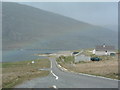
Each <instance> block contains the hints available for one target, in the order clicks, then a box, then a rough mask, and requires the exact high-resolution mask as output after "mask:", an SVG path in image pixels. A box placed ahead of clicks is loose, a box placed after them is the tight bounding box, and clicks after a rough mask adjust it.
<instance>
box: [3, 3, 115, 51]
mask: <svg viewBox="0 0 120 90" xmlns="http://www.w3.org/2000/svg"><path fill="white" fill-rule="evenodd" d="M2 10H3V18H2V19H3V22H2V29H3V31H2V40H3V49H8V48H11V49H14V48H66V49H79V48H92V47H94V46H95V45H98V44H103V43H106V44H111V45H117V40H116V38H117V33H115V32H114V31H111V30H109V29H106V28H102V27H99V26H95V25H91V24H88V23H85V22H80V21H77V20H74V19H72V18H68V17H65V16H62V15H58V14H55V13H52V12H48V11H44V10H41V9H37V8H34V7H31V6H26V5H21V4H17V3H8V2H4V3H3V4H2ZM103 22H104V20H103Z"/></svg>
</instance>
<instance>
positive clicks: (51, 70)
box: [51, 70, 58, 80]
mask: <svg viewBox="0 0 120 90" xmlns="http://www.w3.org/2000/svg"><path fill="white" fill-rule="evenodd" d="M51 73H52V74H53V76H54V77H55V78H56V80H58V76H57V75H55V74H54V73H53V71H52V70H51Z"/></svg>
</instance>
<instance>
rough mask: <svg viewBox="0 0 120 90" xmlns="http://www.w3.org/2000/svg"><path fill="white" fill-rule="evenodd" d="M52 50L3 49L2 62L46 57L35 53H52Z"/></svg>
mask: <svg viewBox="0 0 120 90" xmlns="http://www.w3.org/2000/svg"><path fill="white" fill-rule="evenodd" d="M53 52H54V51H49V50H44V51H34V50H33V51H31V50H23V49H21V50H3V51H2V62H14V61H25V60H35V59H44V58H47V57H44V56H37V55H36V54H43V53H53Z"/></svg>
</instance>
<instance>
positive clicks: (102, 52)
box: [95, 51, 115, 55]
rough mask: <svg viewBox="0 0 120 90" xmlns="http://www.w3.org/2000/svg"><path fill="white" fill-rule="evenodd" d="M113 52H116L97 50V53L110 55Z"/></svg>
mask: <svg viewBox="0 0 120 90" xmlns="http://www.w3.org/2000/svg"><path fill="white" fill-rule="evenodd" d="M111 53H115V52H114V51H107V53H106V52H105V51H95V55H110V54H111Z"/></svg>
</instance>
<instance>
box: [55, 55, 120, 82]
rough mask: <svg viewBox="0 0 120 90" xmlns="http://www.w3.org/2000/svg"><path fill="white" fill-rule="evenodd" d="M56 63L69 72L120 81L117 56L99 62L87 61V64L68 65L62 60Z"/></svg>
mask: <svg viewBox="0 0 120 90" xmlns="http://www.w3.org/2000/svg"><path fill="white" fill-rule="evenodd" d="M104 58H105V57H104ZM57 62H58V64H60V65H61V66H62V67H64V68H66V69H68V70H69V71H74V72H78V73H84V74H91V75H96V76H103V77H107V78H112V79H119V80H120V78H119V77H118V76H119V75H118V58H117V56H116V57H114V58H112V57H109V56H107V59H106V58H105V59H103V60H101V61H89V62H85V61H84V62H83V61H82V62H79V63H76V64H75V63H72V64H69V63H67V62H63V60H60V58H58V59H57Z"/></svg>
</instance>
